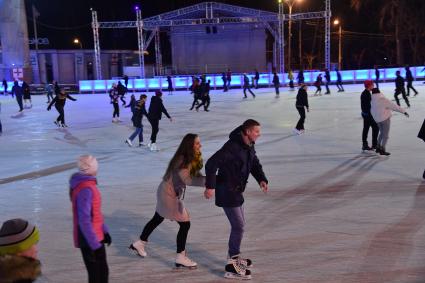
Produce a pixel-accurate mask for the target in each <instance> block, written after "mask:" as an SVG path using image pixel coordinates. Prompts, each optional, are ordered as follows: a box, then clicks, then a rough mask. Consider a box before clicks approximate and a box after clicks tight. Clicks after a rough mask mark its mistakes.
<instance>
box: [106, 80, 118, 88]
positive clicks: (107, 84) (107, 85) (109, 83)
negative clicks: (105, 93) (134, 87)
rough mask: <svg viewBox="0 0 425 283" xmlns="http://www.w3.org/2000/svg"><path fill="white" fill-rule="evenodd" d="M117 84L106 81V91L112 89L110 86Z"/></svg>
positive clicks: (113, 81)
mask: <svg viewBox="0 0 425 283" xmlns="http://www.w3.org/2000/svg"><path fill="white" fill-rule="evenodd" d="M114 83H115V84H117V81H116V80H107V81H106V89H111V88H112V84H114Z"/></svg>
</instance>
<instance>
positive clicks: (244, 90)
mask: <svg viewBox="0 0 425 283" xmlns="http://www.w3.org/2000/svg"><path fill="white" fill-rule="evenodd" d="M247 90H248V91H249V93H251V95H252V97H255V94H254V93H253V92H252V90H251V88H250V87H249V86H244V87H243V95H244V97H247V96H246V91H247Z"/></svg>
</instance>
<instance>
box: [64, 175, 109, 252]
mask: <svg viewBox="0 0 425 283" xmlns="http://www.w3.org/2000/svg"><path fill="white" fill-rule="evenodd" d="M87 180H96V177H93V176H90V175H84V174H82V173H75V174H73V175H72V176H71V179H70V180H69V185H70V190H71V191H70V192H72V191H73V190H74V189H75V188H76V187H77V186H78V185H79V184H80V183H81V182H83V181H87ZM92 201H93V193H92V191H91V190H90V189H89V188H87V189H82V190H81V192H80V193H79V194H78V196H77V199H76V203H77V211H76V213H77V214H78V217H77V218H78V239H79V245H80V247H81V248H85V247H89V248H90V249H91V250H97V249H98V248H100V247H101V246H102V244H101V243H99V242H98V240H97V237H96V234H95V231H94V230H93V226H92V217H91V215H92ZM103 232H104V233H105V234H106V233H109V230H108V227H107V226H106V225H105V224H103Z"/></svg>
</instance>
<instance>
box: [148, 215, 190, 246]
mask: <svg viewBox="0 0 425 283" xmlns="http://www.w3.org/2000/svg"><path fill="white" fill-rule="evenodd" d="M162 221H164V217H162V216H161V215H159V214H158V212H155V215H154V216H153V217H152V219H151V220H150V221H149V222H148V223H147V224H146V225H145V228H143V232H142V234H141V235H140V240H142V241H145V242H147V241H148V238H149V236H150V234H152V232H153V231H154V230H155V229H156V227H158V226H159V224H161V223H162ZM177 223H179V226H180V228H179V232H177V239H176V242H177V253H181V252H182V251H184V250H185V249H186V240H187V234H188V233H189V229H190V221H186V222H179V221H177Z"/></svg>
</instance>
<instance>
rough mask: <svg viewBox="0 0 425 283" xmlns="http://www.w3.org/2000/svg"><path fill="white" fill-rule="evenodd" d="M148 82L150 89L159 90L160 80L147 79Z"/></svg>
mask: <svg viewBox="0 0 425 283" xmlns="http://www.w3.org/2000/svg"><path fill="white" fill-rule="evenodd" d="M146 80H147V84H148V88H154V89H159V79H158V78H153V79H146Z"/></svg>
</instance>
